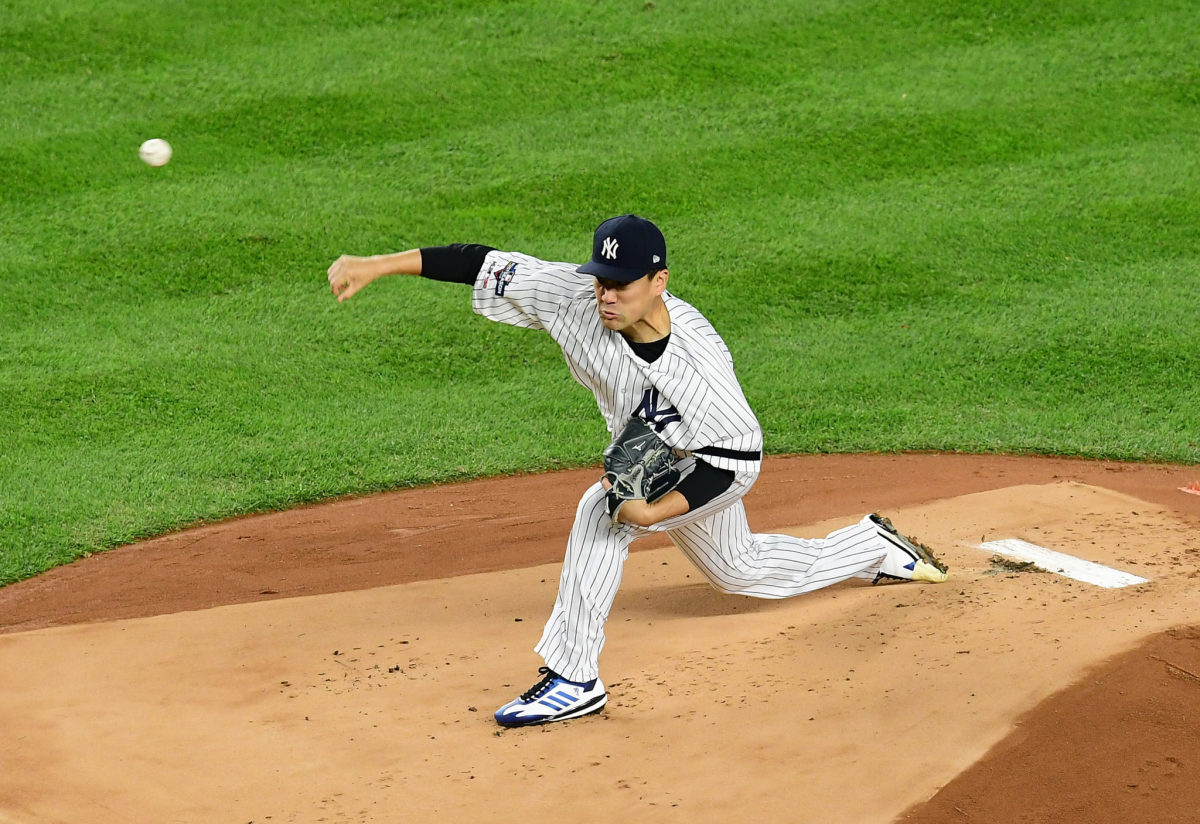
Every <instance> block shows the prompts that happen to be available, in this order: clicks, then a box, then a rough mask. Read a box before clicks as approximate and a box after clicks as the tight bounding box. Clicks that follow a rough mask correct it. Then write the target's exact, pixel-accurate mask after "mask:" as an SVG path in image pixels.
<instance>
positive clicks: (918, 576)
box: [871, 515, 950, 584]
mask: <svg viewBox="0 0 1200 824" xmlns="http://www.w3.org/2000/svg"><path fill="white" fill-rule="evenodd" d="M871 520H873V521H874V522H875V523H876V524H878V525H879V526H881V527H883V529H884V531H885V532H886V534H885V536H884V537H886V538H888V539H889V540H891V542H892V543H893V544H895V545H896V546H898V547H899V548H900V549H902V550H904V551H905V552H907V553H908V554H910V555H912V556H914V558H915V560H916V564H915V565H914V566H913V576H912V578H911V579H908V578H896V579H895V580H898V581H907V580H913V581H926V582H928V583H931V584H940V583H942V582H944V581H945V580H946V579H947V578H949V577H950V576H949V575H947V574H946V573H948V572H949V571H950V567H948V566H946V565H945V564H944V563H942V562H941V561H939V560H938V559H937V556H936V555H934V554H933V550H931V549H930V548H929V547H927V546H925V545H924V544H923V543H921V542H920V541H915V540H913V539H912V538H909V537H908V536H907V535H905V534H903V533H902V532H900V530H898V529H896V527H895V526H893V525H892V522H891V521H890V520H889V519H887V518H885V517H883V516H882V515H873V516H871ZM893 577H894V576H891V575H882V574H881V575H880V576H879V577H878V578H876V580H878V579H879V578H889V579H890V578H893Z"/></svg>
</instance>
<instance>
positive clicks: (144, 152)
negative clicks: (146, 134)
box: [138, 137, 171, 166]
mask: <svg viewBox="0 0 1200 824" xmlns="http://www.w3.org/2000/svg"><path fill="white" fill-rule="evenodd" d="M138 157H140V158H141V159H142V162H143V163H145V164H146V165H147V166H165V165H166V163H167V161H168V160H170V159H171V144H170V143H168V142H167V141H165V140H163V139H162V138H161V137H155V138H151V139H150V140H147V141H146V142H145V143H143V144H142V147H141V148H140V149H138Z"/></svg>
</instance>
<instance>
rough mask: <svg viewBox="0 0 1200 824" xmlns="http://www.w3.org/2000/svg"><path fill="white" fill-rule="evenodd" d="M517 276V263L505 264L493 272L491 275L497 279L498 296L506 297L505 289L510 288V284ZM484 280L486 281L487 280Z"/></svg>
mask: <svg viewBox="0 0 1200 824" xmlns="http://www.w3.org/2000/svg"><path fill="white" fill-rule="evenodd" d="M516 276H517V264H516V263H506V264H505V265H504V266H502V267H500V268H499V269H496V270H495V271H493V272H492V274H491V277H494V278H495V279H496V297H498V298H502V297H504V290H505V289H507V288H508V284H510V283H512V281H513V278H515V277H516ZM484 282H485V283H486V281H484Z"/></svg>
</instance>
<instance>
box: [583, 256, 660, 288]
mask: <svg viewBox="0 0 1200 824" xmlns="http://www.w3.org/2000/svg"><path fill="white" fill-rule="evenodd" d="M575 271H577V272H580V273H582V274H585V275H592V276H594V277H598V278H604V279H605V280H615V281H617V282H618V283H633V281H635V280H637V279H638V278H644V277H645V276H646V275H648V274H649V272H642V271H639V270H638V269H622V268H621V267H620V266H612V265H610V264H608V263H599V262H597V261H594V260H589V261H588V262H587V263H585V264H583V265H582V266H580V267H579V268H578V269H576V270H575Z"/></svg>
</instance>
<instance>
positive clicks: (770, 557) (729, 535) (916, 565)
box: [668, 500, 945, 598]
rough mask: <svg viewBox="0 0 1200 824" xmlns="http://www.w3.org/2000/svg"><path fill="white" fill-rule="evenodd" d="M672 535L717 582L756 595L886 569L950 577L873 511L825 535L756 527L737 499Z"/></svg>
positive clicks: (797, 590)
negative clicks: (756, 530)
mask: <svg viewBox="0 0 1200 824" xmlns="http://www.w3.org/2000/svg"><path fill="white" fill-rule="evenodd" d="M885 524H886V526H885ZM668 535H669V536H670V537H671V540H672V541H673V542H674V543H675V545H676V546H677V547H679V549H680V550H681V551H682V552H683V553H684V555H686V556H687V557H688V559H689V560H691V561H692V563H693V564H694V565H695V566H696V567H697V568H698V569H699V570H700V571H701V572H702V573H703V574H704V575H705V576H706V577H707V578H708V580H709V582H710V583H711V584H712V585H713V586H714V587H715V588H717V589H719V590H721V591H722V592H730V593H738V594H742V595H751V596H754V597H757V598H788V597H791V596H793V595H799V594H801V593H804V592H811V591H813V590H816V589H821V588H822V587H827V586H830V585H831V584H836V583H839V582H841V581H845V580H848V579H850V578H866V579H872V580H873V579H876V578H877V577H878V576H880V575H881V574H884V575H886V576H887V577H894V578H907V579H914V578H915V579H917V580H929V581H938V580H945V573H944V572H943V571H942V570H941V569H938V568H937V567H935V566H933V565H932V564H931V563H929V562H933V563H936V561H934V560H933V558H932V555H931V554H929V555H928V556H921V557H914V555H913V549H914V548H915V547H919V545H917V544H914V543H913V542H909V541H908V540H907V539H905V538H904V536H902V535H900V534H899V533H898V532H896V531H895V529H894V528H892V527H891V525H890V523H888V522H886V521H885V520H884V519H880V518H878V517H877V516H874V515H869V516H867V517H865V518H863V519H862V520H861V521H859V522H858V523H854V524H850V525H849V526H846V527H842V528H841V529H838V530H835V531H834V532H832V533H830V534H829V535H828V536H826V537H825V538H797V537H793V536H791V535H773V534H755V533H752V532H751V531H750V526H749V524H748V523H747V521H746V510H745V508H744V507H743V505H742V502H741V501H740V500H738V501H736V502H735V503H733V504H732V505H730V506H728V507H726V508H725V509H722V510H720V511H719V512H716V513H712V514H710V515H708V516H706V517H704V518H701V519H699V520H696V521H693V522H691V523H685V524H682V525H678V526H673V527H672V528H671V529H670V530H668ZM920 549H921V550H924V551H925V552H926V553H928V550H925V548H924V547H921V548H920Z"/></svg>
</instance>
